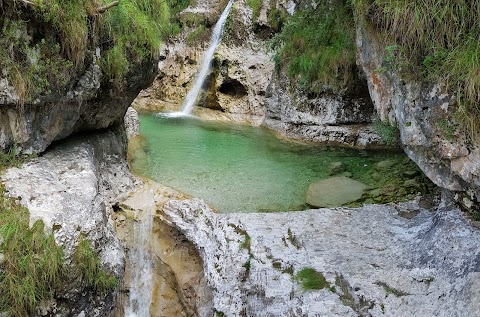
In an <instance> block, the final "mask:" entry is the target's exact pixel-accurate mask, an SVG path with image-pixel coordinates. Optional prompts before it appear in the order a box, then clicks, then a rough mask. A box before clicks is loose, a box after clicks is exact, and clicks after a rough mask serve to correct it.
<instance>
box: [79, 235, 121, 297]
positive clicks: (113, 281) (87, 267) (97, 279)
mask: <svg viewBox="0 0 480 317" xmlns="http://www.w3.org/2000/svg"><path fill="white" fill-rule="evenodd" d="M73 263H74V266H75V270H76V273H77V275H78V276H80V277H81V280H82V282H83V283H84V286H85V287H88V288H91V289H93V290H94V291H96V292H107V291H111V290H113V289H114V288H115V287H116V286H117V284H118V280H117V278H116V277H115V275H113V274H112V273H109V272H108V271H107V270H105V268H104V267H103V265H102V262H101V261H100V257H99V255H98V253H97V252H95V251H94V250H93V248H92V245H91V242H90V241H88V240H85V239H84V240H81V241H80V243H79V244H78V246H77V249H76V250H75V253H74V254H73Z"/></svg>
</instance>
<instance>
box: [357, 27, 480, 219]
mask: <svg viewBox="0 0 480 317" xmlns="http://www.w3.org/2000/svg"><path fill="white" fill-rule="evenodd" d="M356 42H357V57H358V59H357V60H358V63H359V65H360V66H361V68H362V70H363V72H364V73H365V77H366V78H367V79H368V88H369V90H370V96H371V98H372V100H373V102H374V105H375V110H376V112H377V113H378V114H379V115H380V117H381V118H382V120H384V121H390V122H393V123H394V124H395V125H396V126H398V128H399V130H400V137H401V142H402V147H403V149H404V151H405V153H406V154H407V155H408V156H409V157H410V158H411V159H412V160H413V161H414V162H415V163H417V165H418V166H419V167H420V168H421V169H422V170H423V171H424V173H425V174H426V175H427V176H428V177H429V178H430V179H431V180H432V181H433V182H434V183H435V184H437V185H438V186H440V187H443V188H446V189H449V190H452V191H459V192H462V193H461V194H459V195H458V196H457V198H458V200H459V201H460V202H461V203H462V204H464V205H465V206H466V207H467V208H469V209H471V210H473V211H478V208H479V207H478V205H479V203H478V199H479V197H480V149H479V148H478V144H475V143H474V142H471V141H469V138H468V136H467V134H466V132H465V131H464V130H456V129H452V127H451V126H450V122H451V119H452V116H453V114H454V113H455V107H456V102H455V99H454V98H452V96H451V95H450V94H448V93H447V91H446V88H445V84H444V83H441V82H439V83H431V82H428V81H420V80H414V79H411V78H405V76H404V75H402V74H401V73H400V72H398V71H395V70H388V71H379V69H382V67H383V65H384V61H385V58H386V54H387V52H386V51H385V49H384V45H383V43H382V40H381V39H380V38H379V36H378V34H376V33H375V32H374V31H373V30H371V29H370V30H369V28H368V27H366V26H365V25H364V23H362V22H360V21H359V22H358V23H357V40H356Z"/></svg>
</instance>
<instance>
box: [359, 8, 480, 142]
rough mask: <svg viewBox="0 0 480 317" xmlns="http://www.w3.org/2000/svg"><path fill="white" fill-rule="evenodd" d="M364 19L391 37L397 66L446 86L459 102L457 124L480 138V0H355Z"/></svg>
mask: <svg viewBox="0 0 480 317" xmlns="http://www.w3.org/2000/svg"><path fill="white" fill-rule="evenodd" d="M352 4H353V6H354V8H355V11H356V13H357V15H358V16H359V18H361V19H364V20H365V21H367V22H368V23H369V25H371V26H373V27H375V28H376V29H378V30H380V31H381V32H383V33H384V34H385V35H386V38H385V44H386V46H387V47H389V48H395V52H393V53H394V54H391V55H392V56H393V58H394V60H393V62H394V63H395V64H396V65H395V66H396V67H397V68H398V70H399V71H400V72H402V73H403V74H404V75H406V76H413V77H414V79H421V80H424V79H427V80H429V81H431V82H443V83H446V84H447V86H448V87H447V88H448V90H449V91H450V92H451V93H452V94H453V95H455V96H456V100H457V103H458V107H457V111H456V113H455V118H454V121H457V124H459V123H461V124H462V125H463V126H464V127H466V128H467V130H468V132H469V133H470V135H471V137H472V139H475V138H478V137H479V134H480V1H479V0H459V1H452V0H440V1H438V0H410V1H393V0H352Z"/></svg>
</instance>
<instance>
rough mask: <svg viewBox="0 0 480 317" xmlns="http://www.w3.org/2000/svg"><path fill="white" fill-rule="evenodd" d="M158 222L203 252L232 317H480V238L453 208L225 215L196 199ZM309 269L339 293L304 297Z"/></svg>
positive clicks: (222, 309)
mask: <svg viewBox="0 0 480 317" xmlns="http://www.w3.org/2000/svg"><path fill="white" fill-rule="evenodd" d="M158 212H159V213H160V215H161V216H162V217H163V218H164V220H165V221H166V222H167V223H169V224H170V225H172V226H176V227H177V228H178V229H179V230H180V231H182V232H183V233H184V234H185V236H186V237H187V238H188V239H189V240H190V241H192V242H193V243H194V244H195V246H196V247H197V249H198V250H199V252H200V255H201V256H202V258H203V261H204V269H205V277H206V279H207V281H208V283H209V285H211V287H212V289H213V304H214V307H215V309H216V311H217V312H219V313H222V314H223V315H224V316H251V317H254V316H312V317H313V316H329V317H331V316H332V317H333V316H342V317H345V316H352V317H353V316H359V315H361V316H392V317H393V316H395V317H403V316H405V317H407V316H408V317H410V316H422V317H433V316H436V317H438V316H440V317H456V316H475V315H476V314H477V313H478V311H479V310H480V302H479V301H478V296H479V294H480V285H479V284H478V281H479V279H480V272H479V269H478V268H479V267H480V250H479V249H478V245H479V243H480V232H479V231H478V230H477V229H476V228H474V227H473V226H472V225H471V224H470V223H469V221H468V220H467V219H466V217H465V216H464V214H463V213H462V212H461V211H460V210H459V209H457V208H456V207H455V206H454V205H452V204H451V203H450V201H449V200H448V199H447V198H444V200H443V201H442V202H441V203H440V205H436V206H435V207H434V208H432V209H429V210H427V209H424V208H422V207H420V206H419V204H418V203H417V202H416V201H412V202H408V203H401V204H396V205H389V206H385V205H366V206H363V207H361V208H356V209H349V208H335V209H318V210H308V211H302V212H287V213H249V214H241V213H232V214H216V213H213V212H212V210H211V209H210V208H209V207H208V206H207V205H206V204H205V203H204V202H203V201H201V200H199V199H190V200H170V201H168V202H167V203H166V204H165V205H164V206H161V207H160V208H159V210H158ZM406 213H408V215H409V216H408V217H405V215H406ZM366 219H368V221H366ZM306 267H311V268H313V269H315V270H316V271H317V272H320V273H321V274H323V276H325V278H326V281H327V282H328V283H329V284H330V285H331V287H330V288H328V289H321V290H310V291H305V290H303V289H302V287H301V285H300V283H299V282H298V281H297V279H296V278H295V276H296V274H297V272H299V271H300V270H302V269H303V268H306Z"/></svg>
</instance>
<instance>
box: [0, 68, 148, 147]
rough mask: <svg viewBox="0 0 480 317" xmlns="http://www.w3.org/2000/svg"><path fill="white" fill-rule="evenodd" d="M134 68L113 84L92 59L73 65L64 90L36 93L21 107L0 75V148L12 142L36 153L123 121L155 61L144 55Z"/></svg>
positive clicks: (12, 89) (144, 85) (17, 98)
mask: <svg viewBox="0 0 480 317" xmlns="http://www.w3.org/2000/svg"><path fill="white" fill-rule="evenodd" d="M133 69H134V71H132V72H131V73H130V74H129V76H128V80H127V82H126V83H125V86H124V87H123V89H118V88H115V87H113V86H112V84H111V83H109V82H108V80H107V79H106V78H105V77H104V75H103V74H102V72H101V70H100V66H99V65H98V61H97V59H96V58H93V59H92V61H91V62H90V65H89V66H88V67H86V68H85V70H84V71H81V70H80V71H79V70H73V69H72V71H73V72H74V75H73V77H75V78H76V79H74V80H73V82H74V84H73V87H71V88H70V89H68V91H66V92H64V93H55V94H51V95H47V96H38V97H37V98H34V101H33V102H31V103H26V104H24V105H23V106H19V105H18V102H19V97H18V94H17V93H16V92H15V90H14V88H13V87H12V86H11V85H9V83H8V81H7V79H5V78H0V82H1V83H2V84H1V85H0V150H5V149H7V148H9V147H12V146H13V147H15V148H16V149H17V152H23V153H41V152H43V151H44V150H45V149H46V148H47V147H48V146H49V145H50V144H51V143H52V142H54V141H57V140H61V139H64V138H66V137H67V136H69V135H71V134H74V133H78V132H81V131H91V130H98V129H105V128H108V127H110V126H113V125H117V126H118V125H121V124H123V116H124V115H125V112H126V110H127V108H128V107H129V105H130V104H131V102H132V101H133V99H134V98H135V97H136V95H137V94H138V92H139V91H140V90H141V89H143V88H145V87H147V86H149V85H150V84H151V82H152V81H153V78H154V77H155V74H156V63H155V61H154V60H149V61H146V62H143V63H141V64H139V65H137V67H134V68H133ZM75 72H77V73H75Z"/></svg>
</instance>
